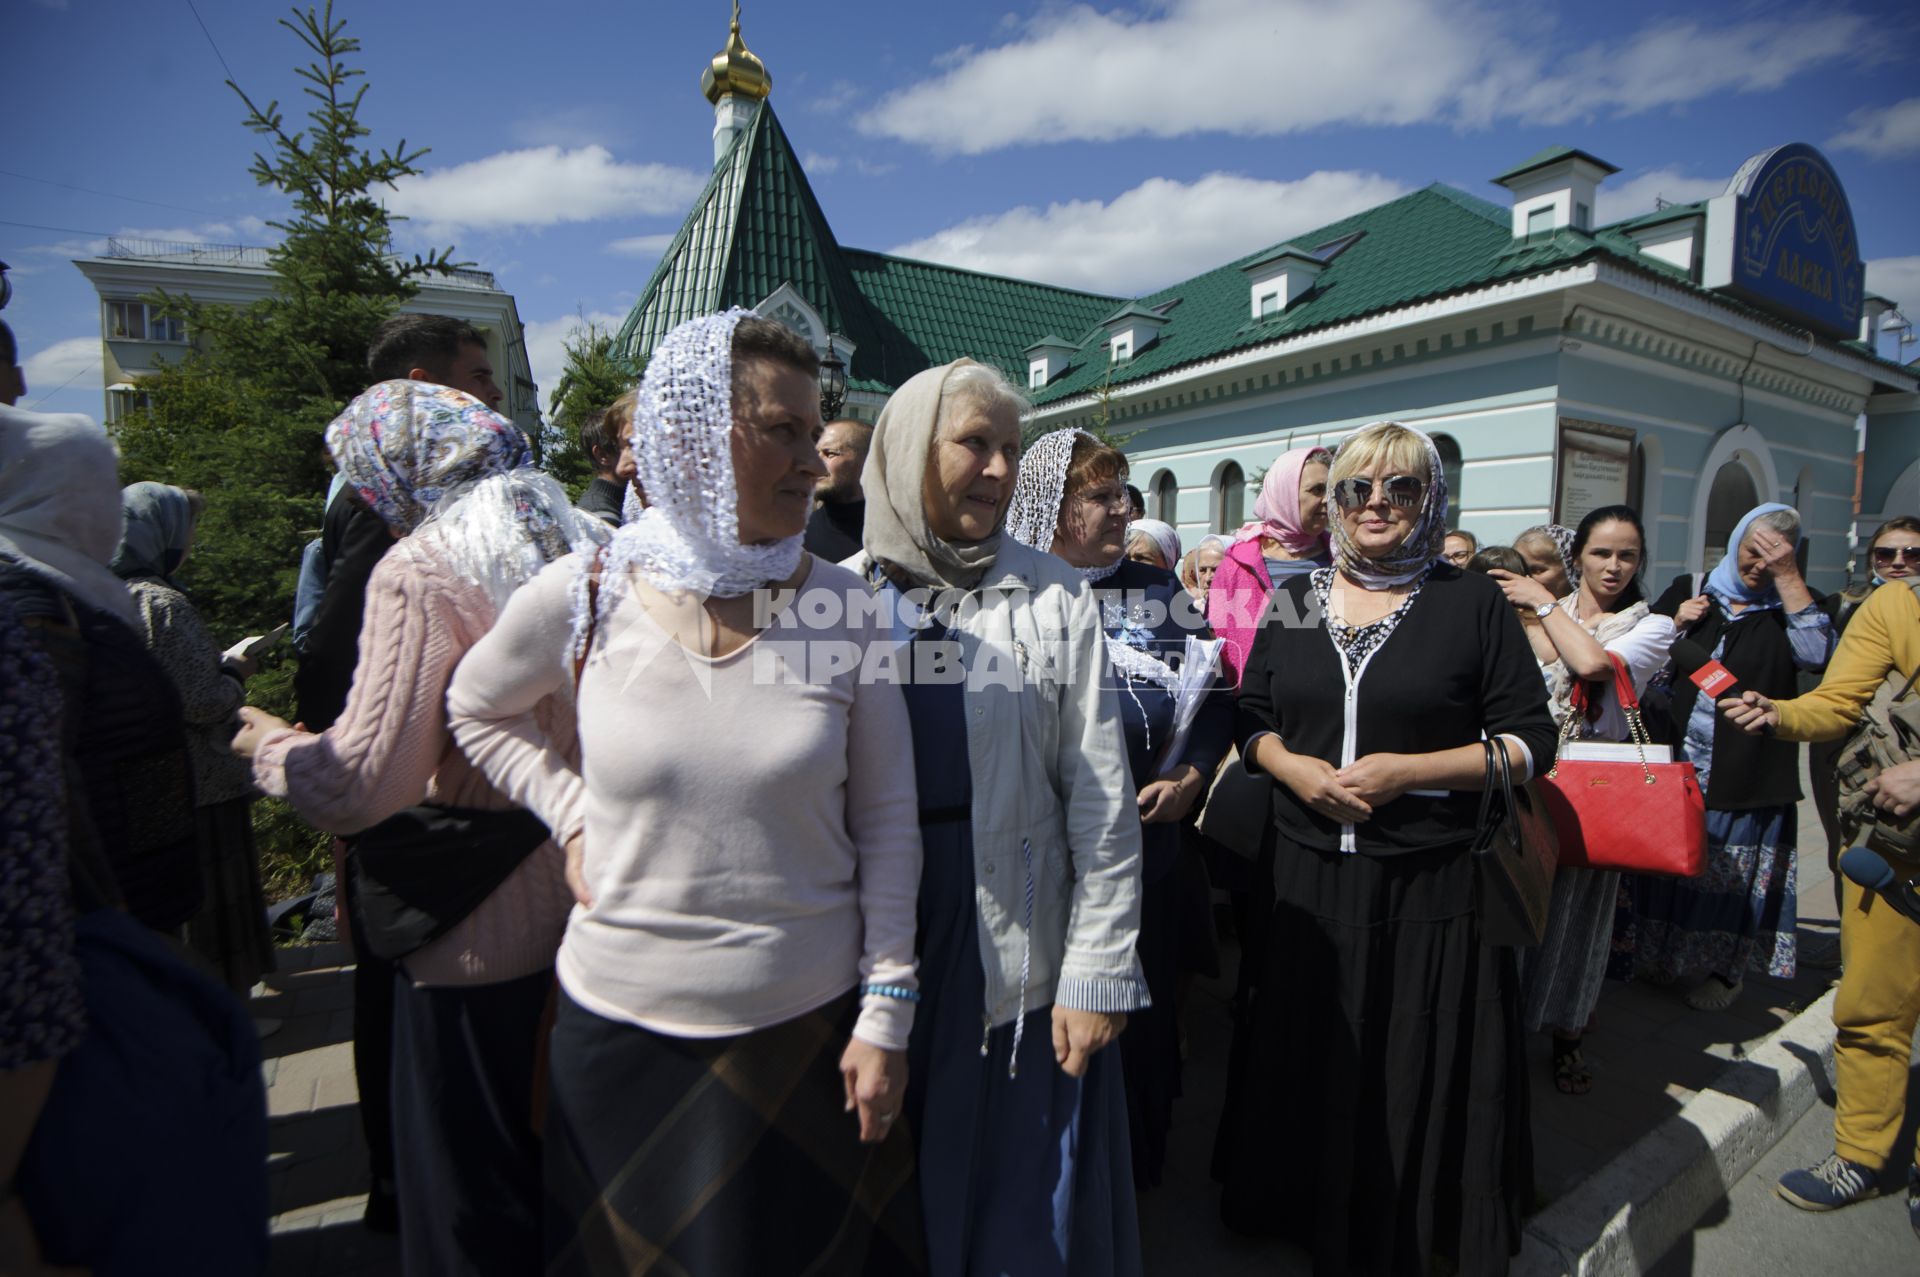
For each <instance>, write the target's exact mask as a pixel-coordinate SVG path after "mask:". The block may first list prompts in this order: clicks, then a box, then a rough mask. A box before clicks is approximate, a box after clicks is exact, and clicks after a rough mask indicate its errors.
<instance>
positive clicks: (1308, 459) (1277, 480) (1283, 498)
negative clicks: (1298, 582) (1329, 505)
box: [1233, 445, 1333, 559]
mask: <svg viewBox="0 0 1920 1277" xmlns="http://www.w3.org/2000/svg"><path fill="white" fill-rule="evenodd" d="M1315 461H1324V462H1327V463H1329V464H1331V463H1332V461H1333V454H1332V453H1331V452H1328V451H1327V450H1326V449H1325V448H1322V447H1319V446H1318V445H1315V446H1314V447H1311V448H1294V449H1292V450H1291V451H1288V452H1283V453H1281V454H1280V456H1279V457H1278V458H1277V459H1276V460H1275V461H1274V463H1273V464H1272V465H1271V466H1269V467H1267V473H1266V476H1265V477H1264V478H1263V479H1261V480H1260V495H1259V496H1258V497H1256V498H1254V502H1253V522H1252V523H1244V524H1242V525H1241V526H1240V530H1239V531H1238V532H1236V533H1234V534H1233V539H1234V542H1235V543H1236V544H1237V543H1239V542H1241V541H1252V540H1254V539H1256V538H1258V537H1263V536H1266V537H1272V538H1273V539H1274V540H1276V541H1278V542H1279V543H1280V544H1281V545H1283V546H1285V547H1286V549H1287V553H1288V554H1291V555H1293V556H1294V557H1296V558H1302V559H1314V558H1319V557H1320V556H1321V555H1323V554H1325V553H1326V552H1327V534H1326V533H1325V532H1318V533H1314V534H1313V535H1311V536H1309V535H1308V534H1307V530H1306V529H1305V528H1304V527H1302V526H1301V524H1300V475H1301V473H1302V472H1303V471H1305V470H1306V468H1307V467H1308V466H1309V465H1311V464H1312V463H1313V462H1315ZM1329 522H1331V520H1329Z"/></svg>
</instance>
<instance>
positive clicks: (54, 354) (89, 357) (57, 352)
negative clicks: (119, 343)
mask: <svg viewBox="0 0 1920 1277" xmlns="http://www.w3.org/2000/svg"><path fill="white" fill-rule="evenodd" d="M20 369H21V371H22V372H24V373H25V374H26V377H27V394H28V396H29V397H34V396H42V395H49V394H52V393H53V392H54V391H55V390H58V389H59V388H60V387H62V386H64V385H66V383H67V382H68V381H69V380H72V381H78V380H79V379H80V378H81V377H82V376H84V375H85V374H87V373H89V372H91V373H92V374H93V377H94V382H95V384H96V385H97V384H98V383H99V379H100V334H98V333H95V334H94V335H93V336H91V337H69V338H67V339H66V340H65V341H56V342H54V343H53V345H51V346H48V347H47V348H46V349H45V350H39V351H35V352H34V353H33V354H31V355H29V356H28V357H27V362H26V363H24V364H22V365H20Z"/></svg>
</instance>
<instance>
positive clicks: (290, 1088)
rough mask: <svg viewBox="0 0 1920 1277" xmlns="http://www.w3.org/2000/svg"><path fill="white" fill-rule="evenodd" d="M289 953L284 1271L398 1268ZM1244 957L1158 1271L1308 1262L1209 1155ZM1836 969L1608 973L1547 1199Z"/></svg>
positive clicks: (336, 1035) (1285, 1269)
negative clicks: (1711, 980) (1700, 996)
mask: <svg viewBox="0 0 1920 1277" xmlns="http://www.w3.org/2000/svg"><path fill="white" fill-rule="evenodd" d="M1800 848H1801V851H1802V857H1801V862H1800V873H1799V888H1800V896H1799V900H1800V918H1801V935H1802V938H1803V939H1804V938H1805V937H1806V936H1807V935H1808V934H1810V933H1820V934H1832V927H1833V919H1834V916H1835V914H1834V907H1833V894H1832V888H1831V885H1830V879H1829V877H1828V874H1827V870H1826V861H1825V856H1826V852H1825V848H1826V840H1825V835H1824V834H1823V833H1822V832H1821V830H1820V824H1819V821H1818V820H1817V819H1816V818H1815V817H1814V815H1813V813H1812V810H1811V808H1810V806H1809V805H1808V804H1806V803H1802V804H1801V821H1800ZM279 956H280V970H279V972H278V973H276V974H275V975H273V976H271V977H269V979H268V980H267V985H268V987H269V989H270V990H271V992H270V993H269V994H268V995H267V996H265V997H262V998H256V999H255V1000H254V1003H253V1010H254V1013H255V1014H256V1015H260V1016H272V1017H275V1018H278V1019H280V1020H282V1021H283V1024H282V1026H281V1028H280V1029H279V1031H278V1032H276V1033H274V1034H272V1035H271V1036H269V1037H267V1038H265V1039H263V1040H262V1042H261V1048H262V1053H263V1054H264V1055H265V1057H266V1061H265V1065H264V1068H265V1074H266V1081H267V1086H268V1091H267V1097H268V1100H267V1103H268V1112H269V1114H270V1120H271V1128H272V1129H271V1132H270V1134H271V1140H272V1144H271V1167H272V1169H271V1174H272V1203H273V1211H274V1219H273V1231H274V1238H273V1260H272V1266H271V1269H270V1271H271V1273H272V1274H273V1275H274V1277H398V1274H399V1271H400V1263H399V1248H398V1246H397V1245H396V1244H395V1242H394V1240H393V1239H392V1238H389V1237H382V1236H378V1235H376V1234H372V1233H368V1232H367V1231H366V1230H365V1229H364V1228H362V1227H361V1226H360V1213H361V1210H362V1208H363V1207H364V1205H365V1201H366V1199H365V1196H364V1193H365V1187H366V1152H365V1150H364V1148H363V1147H362V1144H361V1137H360V1127H359V1116H358V1113H357V1112H356V1110H355V1107H354V1106H355V1104H356V1102H357V1098H358V1097H357V1093H356V1090H355V1087H354V1081H353V1059H352V1048H351V1036H352V1028H351V1005H352V969H351V968H350V967H349V966H346V965H344V964H346V963H348V962H350V961H351V957H350V955H349V954H348V952H347V949H346V946H345V945H343V944H332V945H320V946H314V947H306V948H287V949H282V950H280V954H279ZM1237 960H1238V954H1237V953H1236V952H1234V951H1233V950H1232V949H1231V948H1230V947H1228V948H1227V949H1226V951H1225V952H1223V953H1222V966H1223V969H1224V971H1225V974H1226V978H1225V979H1223V980H1214V981H1201V982H1200V983H1199V984H1198V985H1196V986H1195V988H1194V990H1193V994H1192V997H1191V999H1190V1002H1189V1005H1188V1008H1187V1024H1186V1027H1187V1036H1188V1045H1189V1054H1188V1061H1187V1069H1186V1094H1185V1097H1184V1098H1183V1099H1181V1100H1180V1102H1179V1103H1178V1104H1177V1105H1176V1106H1175V1109H1174V1127H1173V1131H1172V1133H1171V1136H1170V1138H1169V1144H1168V1158H1167V1161H1168V1165H1167V1171H1166V1182H1165V1183H1164V1184H1163V1185H1162V1186H1161V1187H1160V1188H1158V1189H1155V1190H1153V1191H1152V1192H1149V1193H1146V1194H1144V1195H1143V1196H1142V1197H1141V1198H1140V1225H1141V1240H1142V1244H1143V1247H1144V1249H1145V1257H1146V1271H1147V1272H1148V1273H1195V1274H1206V1275H1207V1277H1238V1275H1239V1274H1248V1275H1249V1277H1251V1275H1252V1274H1261V1275H1262V1277H1270V1275H1272V1274H1294V1273H1297V1274H1306V1273H1308V1272H1309V1271H1310V1269H1311V1264H1310V1263H1309V1260H1308V1257H1307V1256H1306V1254H1305V1253H1304V1252H1302V1251H1299V1250H1297V1249H1295V1248H1293V1247H1290V1246H1286V1245H1283V1244H1279V1243H1272V1242H1258V1241H1249V1240H1246V1239H1243V1238H1238V1237H1235V1236H1233V1235H1232V1234H1230V1233H1228V1232H1227V1231H1226V1230H1225V1229H1224V1228H1222V1227H1221V1225H1220V1223H1219V1212H1218V1193H1217V1190H1216V1189H1215V1187H1214V1185H1213V1182H1212V1179H1211V1176H1210V1175H1209V1173H1208V1160H1209V1157H1210V1155H1211V1153H1212V1148H1213V1135H1214V1129H1215V1125H1216V1124H1217V1122H1218V1121H1219V1117H1220V1108H1221V1101H1222V1096H1223V1093H1224V1091H1225V1081H1226V1059H1227V1050H1228V1045H1229V1043H1230V1042H1231V1040H1232V1033H1233V1028H1232V1023H1231V1020H1230V1018H1229V1013H1228V1008H1229V1003H1230V1000H1231V995H1232V990H1233V985H1232V976H1233V973H1234V971H1235V964H1236V962H1237ZM1831 974H1832V973H1828V972H1813V971H1806V970H1803V971H1802V972H1801V974H1800V975H1799V976H1798V977H1797V978H1796V979H1794V980H1790V981H1782V980H1771V979H1767V978H1764V977H1756V976H1749V977H1748V978H1747V985H1746V990H1745V992H1743V993H1742V995H1741V997H1740V999H1739V1001H1737V1002H1736V1003H1735V1004H1734V1005H1733V1006H1732V1007H1731V1008H1729V1009H1728V1010H1726V1011H1722V1012H1701V1011H1694V1010H1692V1009H1691V1008H1689V1007H1688V1006H1686V1004H1685V1003H1683V1002H1682V1001H1681V1000H1680V998H1679V996H1678V995H1677V994H1676V993H1674V992H1672V991H1668V990H1660V989H1653V988H1648V987H1644V986H1641V985H1621V984H1616V983H1611V982H1609V984H1608V985H1607V987H1606V991H1605V993H1604V994H1603V995H1602V996H1601V999H1600V1007H1599V1011H1598V1014H1597V1018H1596V1028H1595V1030H1594V1031H1593V1032H1592V1033H1591V1034H1589V1035H1588V1037H1587V1047H1586V1053H1587V1056H1588V1059H1589V1060H1590V1061H1591V1062H1592V1064H1593V1068H1594V1086H1593V1090H1592V1092H1591V1093H1589V1094H1587V1095H1584V1096H1566V1095H1561V1094H1559V1093H1558V1092H1557V1091H1555V1090H1554V1088H1553V1078H1552V1073H1551V1070H1550V1068H1549V1066H1548V1061H1547V1056H1548V1046H1547V1042H1546V1039H1545V1037H1544V1036H1542V1037H1541V1038H1540V1039H1539V1040H1537V1041H1536V1042H1534V1043H1533V1044H1532V1045H1533V1053H1532V1062H1533V1073H1532V1078H1531V1082H1532V1093H1533V1118H1534V1160H1535V1167H1536V1193H1537V1198H1538V1204H1539V1205H1541V1206H1544V1205H1546V1204H1547V1203H1548V1202H1550V1201H1552V1200H1554V1199H1555V1198H1557V1197H1560V1196H1561V1195H1563V1194H1564V1193H1566V1192H1567V1191H1569V1190H1570V1189H1572V1188H1573V1187H1575V1186H1577V1185H1578V1184H1580V1183H1581V1182H1582V1181H1584V1180H1585V1179H1586V1178H1587V1177H1588V1176H1590V1175H1592V1174H1593V1173H1594V1172H1595V1171H1597V1170H1599V1169H1600V1168H1601V1167H1602V1166H1604V1165H1605V1164H1606V1163H1607V1162H1608V1161H1610V1160H1611V1159H1612V1158H1614V1157H1615V1156H1616V1155H1617V1154H1619V1153H1621V1152H1622V1151H1624V1150H1625V1149H1626V1148H1627V1147H1628V1146H1629V1145H1631V1144H1633V1143H1634V1142H1635V1141H1636V1140H1638V1139H1639V1138H1640V1137H1641V1136H1642V1135H1645V1134H1646V1133H1647V1132H1648V1131H1650V1130H1652V1129H1653V1127H1654V1126H1655V1125H1657V1124H1658V1123H1659V1122H1660V1121H1662V1120H1663V1119H1665V1118H1666V1117H1668V1116H1670V1115H1672V1114H1674V1113H1677V1112H1678V1111H1679V1110H1680V1108H1681V1106H1682V1105H1684V1104H1685V1103H1686V1101H1687V1100H1688V1099H1690V1098H1692V1097H1693V1095H1694V1094H1696V1093H1697V1092H1698V1091H1699V1090H1700V1089H1701V1088H1703V1087H1705V1086H1706V1085H1707V1084H1708V1083H1709V1082H1711V1081H1712V1079H1713V1078H1714V1077H1715V1076H1716V1075H1718V1074H1719V1073H1720V1072H1721V1070H1722V1069H1724V1068H1725V1067H1726V1066H1727V1065H1728V1064H1729V1063H1730V1062H1731V1061H1734V1060H1738V1059H1741V1058H1743V1057H1744V1056H1745V1054H1746V1053H1747V1051H1748V1049H1749V1046H1750V1044H1752V1043H1755V1042H1757V1041H1758V1040H1759V1039H1761V1038H1764V1037H1766V1036H1767V1035H1768V1034H1770V1033H1772V1032H1773V1031H1774V1030H1775V1029H1777V1028H1779V1027H1780V1026H1781V1025H1782V1024H1784V1023H1786V1022H1787V1021H1788V1020H1790V1019H1792V1018H1793V1016H1795V1015H1796V1014H1798V1013H1799V1011H1800V1010H1801V1009H1803V1008H1805V1007H1806V1006H1808V1005H1810V1004H1811V1003H1813V1002H1814V1001H1815V1000H1817V999H1818V998H1819V997H1820V996H1821V994H1823V993H1824V992H1825V991H1826V989H1827V986H1828V983H1829V977H1830V975H1831ZM1276 1155H1277V1156H1286V1155H1288V1154H1287V1153H1286V1152H1285V1151H1284V1150H1278V1151H1276ZM1840 1218H1841V1219H1842V1220H1844V1219H1845V1218H1847V1216H1844V1215H1843V1216H1842V1217H1840Z"/></svg>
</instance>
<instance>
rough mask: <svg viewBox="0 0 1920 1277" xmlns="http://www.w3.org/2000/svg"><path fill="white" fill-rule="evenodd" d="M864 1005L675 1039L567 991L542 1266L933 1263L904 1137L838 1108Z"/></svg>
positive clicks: (555, 1054) (555, 1066)
mask: <svg viewBox="0 0 1920 1277" xmlns="http://www.w3.org/2000/svg"><path fill="white" fill-rule="evenodd" d="M858 1009H859V1008H858V1005H857V1003H856V1001H855V998H854V995H853V994H852V993H851V992H848V993H846V994H844V995H842V996H841V997H839V998H836V999H835V1000H834V1001H832V1002H830V1003H828V1004H827V1005H826V1006H823V1007H821V1008H819V1009H818V1010H815V1011H810V1012H808V1013H807V1014H805V1015H802V1016H799V1017H797V1018H795V1019H792V1020H788V1021H786V1022H785V1023H783V1024H776V1025H774V1026H773V1027H771V1028H767V1029H761V1030H758V1031H757V1032H753V1033H747V1034H742V1035H740V1036H737V1037H727V1038H676V1037H669V1036H667V1035H665V1034H661V1033H654V1032H651V1031H649V1030H647V1029H643V1028H640V1027H639V1026H637V1025H632V1024H621V1023H618V1022H616V1021H613V1020H609V1019H607V1018H605V1017H604V1016H599V1015H596V1014H594V1013H593V1012H591V1011H589V1010H587V1009H586V1008H584V1007H582V1006H580V1005H579V1004H578V1003H576V1002H575V1001H573V999H571V998H569V997H568V996H567V995H566V993H565V991H564V990H562V992H561V994H560V1005H559V1013H558V1016H557V1017H556V1019H555V1022H554V1028H553V1040H552V1048H551V1060H550V1064H549V1068H550V1073H549V1079H548V1083H549V1090H548V1096H547V1130H546V1178H547V1230H546V1231H547V1237H546V1247H547V1269H546V1271H547V1272H548V1273H549V1274H553V1275H558V1274H569V1275H571V1274H594V1275H600V1274H606V1275H608V1277H613V1275H616V1274H617V1275H618V1277H627V1275H628V1274H641V1273H673V1274H680V1273H699V1274H707V1273H713V1274H730V1273H743V1274H744V1273H752V1274H755V1277H762V1275H765V1277H779V1275H781V1274H789V1273H792V1274H798V1273H819V1274H829V1273H831V1274H842V1273H848V1274H851V1273H863V1272H864V1273H874V1274H893V1273H902V1274H906V1273H918V1272H923V1271H924V1270H925V1256H924V1247H923V1245H922V1242H921V1231H920V1210H919V1205H920V1203H919V1199H918V1197H917V1196H916V1194H915V1191H914V1182H913V1150H912V1144H911V1141H910V1140H909V1138H908V1134H907V1132H906V1131H904V1130H899V1129H896V1130H895V1131H894V1132H893V1133H892V1135H891V1136H890V1137H889V1138H888V1139H886V1140H885V1141H883V1142H882V1143H879V1144H862V1143H860V1142H859V1131H858V1127H857V1125H856V1122H855V1118H854V1116H853V1115H852V1114H850V1113H847V1112H846V1111H845V1107H846V1093H845V1089H844V1086H843V1083H842V1081H841V1078H840V1055H841V1052H842V1051H844V1050H845V1049H846V1044H847V1039H848V1034H849V1032H850V1031H851V1029H852V1027H853V1022H854V1019H855V1017H856V1015H857V1013H858ZM900 1125H904V1123H901V1124H900Z"/></svg>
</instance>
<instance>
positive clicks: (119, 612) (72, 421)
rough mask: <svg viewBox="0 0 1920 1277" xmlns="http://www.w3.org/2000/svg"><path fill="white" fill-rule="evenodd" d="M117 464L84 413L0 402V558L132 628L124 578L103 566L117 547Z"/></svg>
mask: <svg viewBox="0 0 1920 1277" xmlns="http://www.w3.org/2000/svg"><path fill="white" fill-rule="evenodd" d="M119 467H120V460H119V458H118V457H116V456H115V455H114V451H113V444H112V442H111V441H110V440H108V438H107V434H106V431H104V430H102V429H101V428H100V427H99V426H97V425H95V424H94V423H93V422H91V421H89V420H88V419H87V418H85V417H82V416H79V415H78V414H75V413H58V414H54V413H39V412H27V411H25V410H24V409H20V408H13V407H9V406H8V405H6V404H0V556H4V557H7V558H10V559H14V560H16V561H17V562H19V563H20V565H21V566H22V567H24V568H26V569H27V570H28V571H30V572H32V573H33V574H34V575H35V576H38V577H40V578H41V579H42V580H45V581H47V582H49V583H51V584H52V585H54V586H55V587H57V588H59V589H61V590H64V591H66V592H67V593H69V594H71V595H73V596H74V597H75V598H77V599H79V600H80V601H81V602H83V603H86V604H89V605H91V606H93V607H96V608H99V609H100V610H101V611H104V612H110V613H112V614H113V615H115V616H117V617H119V618H120V619H121V620H123V621H125V622H126V623H127V624H129V625H133V626H138V625H139V623H140V613H139V612H138V611H137V610H136V609H135V608H134V605H133V596H132V595H131V594H128V593H127V587H126V583H125V582H123V581H122V580H120V578H119V577H117V576H115V575H114V574H113V573H111V572H109V571H107V561H108V560H109V559H111V558H112V557H113V551H114V547H115V546H117V545H119V544H120V476H119V474H118V473H117V472H118V470H119Z"/></svg>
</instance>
